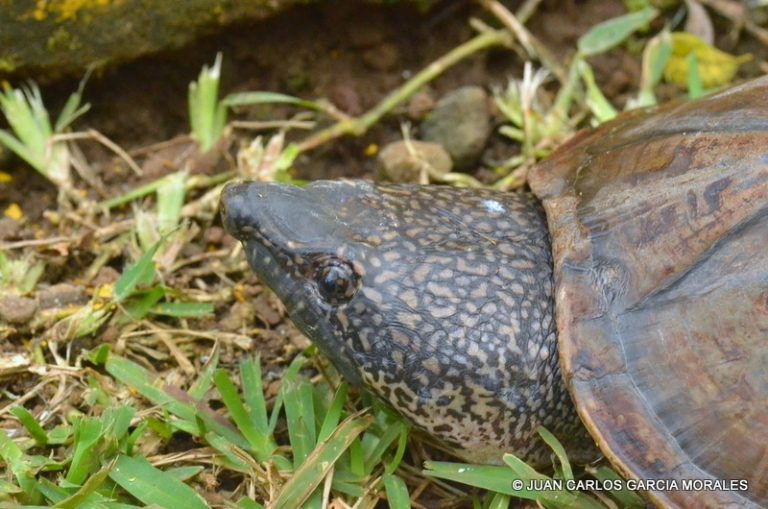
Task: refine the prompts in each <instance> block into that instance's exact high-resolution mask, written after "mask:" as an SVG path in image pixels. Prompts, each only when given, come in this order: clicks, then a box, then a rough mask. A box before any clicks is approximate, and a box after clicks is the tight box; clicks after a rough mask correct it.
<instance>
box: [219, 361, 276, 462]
mask: <svg viewBox="0 0 768 509" xmlns="http://www.w3.org/2000/svg"><path fill="white" fill-rule="evenodd" d="M214 383H215V384H216V388H217V389H218V390H219V394H221V399H222V401H223V402H224V405H226V407H227V410H229V414H230V415H231V416H232V420H233V421H235V424H236V425H237V428H238V429H239V430H240V432H241V433H242V434H243V436H244V437H245V438H246V439H247V440H248V443H249V444H250V448H251V450H252V451H253V452H255V453H256V458H257V459H258V460H259V461H266V460H267V459H268V458H269V457H270V456H271V455H272V452H273V451H274V449H275V447H276V446H275V444H273V443H271V440H270V437H269V436H268V435H264V434H262V433H261V432H260V430H259V429H258V428H257V427H256V426H254V425H253V422H252V421H251V419H250V415H249V413H248V411H247V410H246V409H245V405H243V402H242V401H241V400H240V396H239V394H238V393H237V388H236V387H235V384H233V383H232V380H230V379H229V373H228V372H227V371H224V370H219V371H217V372H216V374H215V375H214Z"/></svg>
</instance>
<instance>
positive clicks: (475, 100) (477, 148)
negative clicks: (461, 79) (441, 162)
mask: <svg viewBox="0 0 768 509" xmlns="http://www.w3.org/2000/svg"><path fill="white" fill-rule="evenodd" d="M421 132H422V138H423V139H424V140H426V141H431V142H435V143H439V144H440V145H442V146H443V147H445V149H446V150H447V151H448V153H449V154H450V155H451V157H452V158H453V162H454V164H455V166H456V168H458V169H460V170H464V169H467V168H469V167H471V166H472V165H473V164H475V163H476V162H477V161H478V159H479V158H480V155H481V154H482V152H483V148H485V144H486V142H487V141H488V136H489V135H490V134H491V116H490V113H489V111H488V95H487V94H486V93H485V91H484V90H483V89H482V88H480V87H462V88H459V89H457V90H454V91H453V92H451V93H450V94H448V95H446V96H445V97H443V98H442V99H440V100H439V101H438V103H437V105H436V106H435V109H434V111H433V112H432V115H430V117H429V118H428V119H427V120H425V121H424V123H423V124H422V125H421Z"/></svg>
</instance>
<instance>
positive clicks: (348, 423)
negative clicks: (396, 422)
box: [272, 416, 373, 509]
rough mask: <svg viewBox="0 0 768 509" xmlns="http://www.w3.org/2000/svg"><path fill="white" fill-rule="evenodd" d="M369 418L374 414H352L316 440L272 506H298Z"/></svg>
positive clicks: (367, 424)
mask: <svg viewBox="0 0 768 509" xmlns="http://www.w3.org/2000/svg"><path fill="white" fill-rule="evenodd" d="M372 421H373V418H372V417H370V416H363V417H358V416H351V417H348V418H347V419H345V420H344V422H342V423H341V424H340V425H339V427H338V428H336V431H334V432H333V434H331V436H330V437H328V440H326V441H325V442H321V443H320V444H318V446H317V448H316V449H315V450H314V451H313V452H312V453H311V454H310V455H309V456H308V457H307V459H306V461H304V463H303V464H302V465H301V467H299V469H298V470H296V472H295V473H294V474H293V477H291V479H290V480H289V481H288V482H287V483H285V485H284V486H283V489H282V490H281V491H280V494H279V495H278V496H277V498H276V499H275V502H274V504H272V507H274V509H289V508H291V509H292V508H294V507H300V506H301V504H302V503H304V501H306V500H307V499H308V498H309V497H310V495H312V492H314V490H315V488H317V487H318V486H319V485H320V483H321V482H323V480H324V479H325V476H326V475H327V474H328V472H329V471H330V470H331V468H332V467H333V465H334V463H336V461H337V460H338V459H339V457H340V456H341V455H342V454H343V453H344V451H345V450H346V449H347V448H348V447H349V446H350V445H351V444H352V442H353V441H354V440H355V438H356V437H357V436H358V435H359V434H360V433H362V432H363V431H364V430H365V429H366V428H367V427H368V426H370V425H371V422H372Z"/></svg>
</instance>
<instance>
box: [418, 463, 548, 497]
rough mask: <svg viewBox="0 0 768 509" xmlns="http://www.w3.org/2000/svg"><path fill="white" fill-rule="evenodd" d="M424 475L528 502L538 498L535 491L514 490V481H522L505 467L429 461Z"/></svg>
mask: <svg viewBox="0 0 768 509" xmlns="http://www.w3.org/2000/svg"><path fill="white" fill-rule="evenodd" d="M531 470H532V469H531ZM534 472H535V471H534ZM424 474H426V475H429V476H432V477H438V478H440V479H447V480H449V481H456V482H460V483H464V484H468V485H470V486H476V487H478V488H483V489H486V490H489V491H493V492H496V493H503V494H505V495H513V496H516V497H520V498H525V499H527V500H536V499H537V496H538V494H537V492H535V491H531V490H528V489H524V488H521V489H514V488H513V487H512V481H514V480H516V479H520V477H517V476H516V475H515V474H514V472H513V471H511V470H510V469H509V468H507V467H503V466H492V465H469V464H466V463H448V462H439V461H427V462H426V463H425V464H424ZM536 475H537V477H539V478H545V476H543V475H541V474H538V473H537V474H536ZM524 484H525V483H524Z"/></svg>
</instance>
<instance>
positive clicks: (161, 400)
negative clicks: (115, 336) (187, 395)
mask: <svg viewBox="0 0 768 509" xmlns="http://www.w3.org/2000/svg"><path fill="white" fill-rule="evenodd" d="M105 369H106V370H107V373H109V374H110V375H112V376H113V377H114V378H115V379H117V380H118V381H120V382H122V383H123V384H125V385H127V386H128V387H132V388H133V389H135V390H136V391H137V392H138V393H139V394H141V395H142V396H144V397H145V398H147V399H148V400H150V401H151V402H153V403H155V404H156V405H160V406H162V407H163V408H165V409H167V410H168V411H169V412H171V413H172V414H174V415H176V416H178V417H180V418H182V419H184V420H187V421H191V422H195V417H196V412H195V408H194V407H193V406H192V405H191V404H188V403H182V402H181V401H179V400H178V399H177V398H176V397H174V396H172V395H171V394H169V393H168V392H167V391H165V390H163V389H162V388H160V387H158V386H157V385H158V384H162V380H158V379H157V377H156V376H155V375H153V374H151V373H150V372H149V371H147V370H146V369H144V368H143V367H141V366H139V365H138V364H136V363H135V362H132V361H129V360H128V359H125V358H123V357H120V356H117V355H110V356H109V359H107V362H106V364H105Z"/></svg>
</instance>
